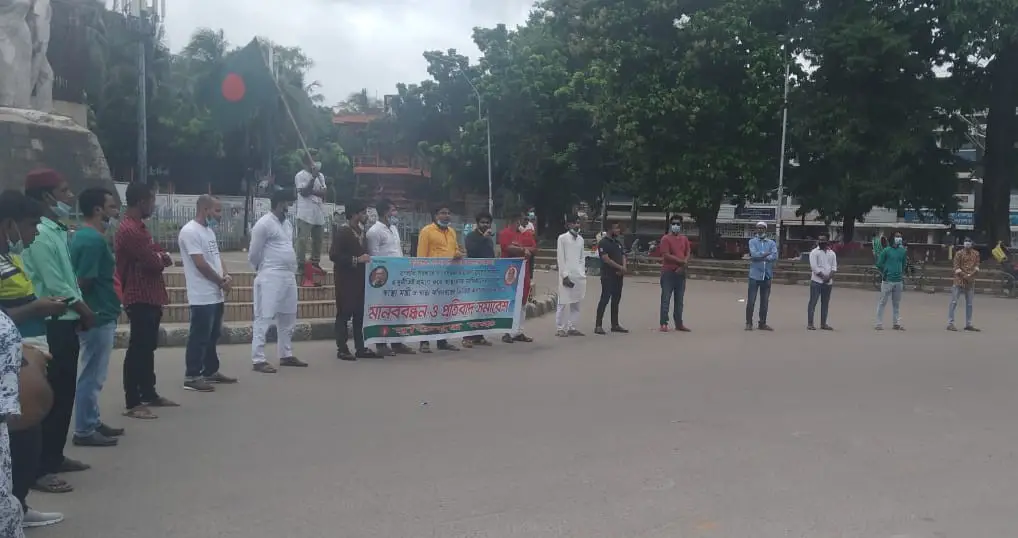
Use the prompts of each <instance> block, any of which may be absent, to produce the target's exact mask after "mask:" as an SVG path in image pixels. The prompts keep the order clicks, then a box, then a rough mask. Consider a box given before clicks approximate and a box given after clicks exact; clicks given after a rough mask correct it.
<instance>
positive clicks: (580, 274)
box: [555, 215, 587, 336]
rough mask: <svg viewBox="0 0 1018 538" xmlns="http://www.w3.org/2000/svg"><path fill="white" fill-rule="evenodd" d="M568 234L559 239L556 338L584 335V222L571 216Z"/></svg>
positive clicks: (585, 278)
mask: <svg viewBox="0 0 1018 538" xmlns="http://www.w3.org/2000/svg"><path fill="white" fill-rule="evenodd" d="M566 227H567V228H568V231H566V232H565V233H563V234H562V235H560V236H558V245H557V249H556V250H557V254H558V279H559V282H558V306H557V307H556V309H555V328H556V329H557V330H556V332H555V336H583V333H581V332H580V331H579V330H577V329H576V325H577V324H578V323H579V322H580V302H582V301H583V297H584V296H585V295H586V293H587V270H586V266H585V264H584V252H583V237H581V236H580V219H579V217H577V216H575V215H574V216H571V217H569V220H568V221H567V222H566Z"/></svg>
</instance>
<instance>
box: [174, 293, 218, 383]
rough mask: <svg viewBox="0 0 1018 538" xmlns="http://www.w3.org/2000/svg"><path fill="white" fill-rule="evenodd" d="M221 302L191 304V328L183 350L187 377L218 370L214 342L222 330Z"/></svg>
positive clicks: (208, 374)
mask: <svg viewBox="0 0 1018 538" xmlns="http://www.w3.org/2000/svg"><path fill="white" fill-rule="evenodd" d="M223 309H224V305H223V303H216V304H203V305H192V306H191V330H190V331H189V332H188V333H187V349H186V350H185V351H184V362H185V364H186V369H185V371H184V376H185V377H187V378H188V379H194V378H196V377H209V376H211V375H214V374H216V373H218V372H219V353H218V352H217V351H216V342H218V341H219V335H220V334H221V333H222V330H223Z"/></svg>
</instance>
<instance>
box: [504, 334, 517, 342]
mask: <svg viewBox="0 0 1018 538" xmlns="http://www.w3.org/2000/svg"><path fill="white" fill-rule="evenodd" d="M502 342H504V343H506V344H511V343H513V342H515V340H513V337H512V336H511V335H508V334H503V335H502Z"/></svg>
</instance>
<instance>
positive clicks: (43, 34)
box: [0, 0, 53, 112]
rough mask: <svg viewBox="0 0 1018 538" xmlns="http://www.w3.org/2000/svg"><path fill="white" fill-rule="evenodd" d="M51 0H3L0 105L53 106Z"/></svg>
mask: <svg viewBox="0 0 1018 538" xmlns="http://www.w3.org/2000/svg"><path fill="white" fill-rule="evenodd" d="M52 18H53V8H52V6H51V5H50V0H0V106H5V107H11V108H34V109H36V110H41V111H43V112H50V111H51V110H52V108H53V69H52V68H51V67H50V65H49V60H47V59H46V52H47V51H48V50H49V38H50V21H51V19H52Z"/></svg>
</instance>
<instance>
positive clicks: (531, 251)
mask: <svg viewBox="0 0 1018 538" xmlns="http://www.w3.org/2000/svg"><path fill="white" fill-rule="evenodd" d="M534 233H535V232H533V231H530V230H528V229H526V226H524V224H523V217H522V215H513V217H512V219H511V220H510V221H509V225H508V226H506V227H505V228H504V229H503V230H502V231H501V232H499V234H498V246H499V248H501V249H502V257H503V258H524V259H526V260H527V272H526V274H524V275H523V306H522V307H521V308H520V332H519V334H516V335H512V334H508V333H506V334H505V335H503V336H502V341H503V342H505V343H507V344H511V343H514V342H533V341H534V339H533V338H531V337H529V336H527V335H526V334H524V333H523V320H525V319H526V317H527V307H526V304H527V301H528V300H530V281H531V279H533V277H534V256H535V255H536V254H537V238H536V237H535V236H534Z"/></svg>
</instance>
